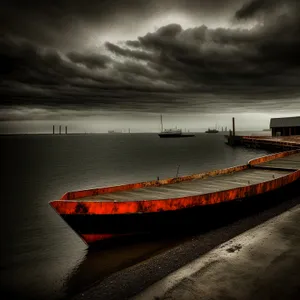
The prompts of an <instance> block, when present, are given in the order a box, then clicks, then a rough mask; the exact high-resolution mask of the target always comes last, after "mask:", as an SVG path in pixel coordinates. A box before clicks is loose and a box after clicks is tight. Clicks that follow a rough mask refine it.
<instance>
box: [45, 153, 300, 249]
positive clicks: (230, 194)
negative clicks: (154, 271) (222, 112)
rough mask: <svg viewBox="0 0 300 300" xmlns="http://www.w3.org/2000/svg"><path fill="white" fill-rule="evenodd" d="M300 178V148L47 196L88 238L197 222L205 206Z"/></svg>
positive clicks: (88, 240) (91, 242)
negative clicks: (162, 176) (172, 175)
mask: <svg viewBox="0 0 300 300" xmlns="http://www.w3.org/2000/svg"><path fill="white" fill-rule="evenodd" d="M299 178H300V149H299V150H293V151H286V152H280V153H276V154H271V155H267V156H263V157H261V158H258V159H253V160H251V161H249V162H248V164H246V165H241V166H236V167H232V168H228V169H222V170H216V171H211V172H206V173H200V174H194V175H190V176H183V177H177V178H170V179H165V180H155V181H148V182H139V183H132V184H126V185H119V186H112V187H103V188H96V189H89V190H82V191H74V192H67V193H66V194H64V195H63V196H62V197H61V199H60V200H55V201H51V202H49V204H50V205H51V206H52V207H53V209H54V210H55V211H56V212H57V213H58V214H59V215H60V216H61V217H62V218H63V219H64V220H65V221H66V222H67V224H68V225H69V226H70V227H71V228H72V229H73V230H74V231H75V232H76V233H77V234H78V235H79V236H80V237H81V238H82V239H83V240H84V241H85V242H86V243H87V244H88V245H91V244H93V243H94V242H97V241H100V240H104V239H109V238H112V237H118V236H122V235H128V234H138V233H147V232H152V231H158V232H160V231H163V230H167V231H168V230H174V228H183V227H185V226H187V227H188V226H190V225H192V224H195V222H196V223H197V218H198V220H199V211H201V209H203V208H204V207H215V206H216V205H217V204H220V203H225V202H229V201H233V200H238V199H243V198H248V197H252V196H256V195H259V194H263V193H268V192H271V191H273V190H276V189H278V188H281V187H283V186H285V185H287V184H290V183H292V182H294V181H296V180H298V179H299Z"/></svg>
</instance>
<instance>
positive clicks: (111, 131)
mask: <svg viewBox="0 0 300 300" xmlns="http://www.w3.org/2000/svg"><path fill="white" fill-rule="evenodd" d="M107 133H122V131H115V130H108V131H107Z"/></svg>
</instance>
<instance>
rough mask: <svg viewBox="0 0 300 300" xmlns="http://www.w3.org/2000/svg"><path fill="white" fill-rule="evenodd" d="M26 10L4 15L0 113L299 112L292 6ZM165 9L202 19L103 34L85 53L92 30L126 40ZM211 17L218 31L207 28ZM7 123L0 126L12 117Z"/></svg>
mask: <svg viewBox="0 0 300 300" xmlns="http://www.w3.org/2000/svg"><path fill="white" fill-rule="evenodd" d="M212 2H213V3H212ZM24 3H25V2H20V3H19V2H18V3H16V1H10V2H7V3H6V4H4V6H3V9H2V10H1V24H0V25H1V28H3V30H4V31H3V34H2V37H1V38H0V63H1V75H0V76H1V77H0V79H1V84H0V93H1V98H2V99H3V100H2V103H1V107H2V109H3V112H5V111H7V109H13V108H14V107H15V108H17V107H49V108H51V107H52V108H53V107H59V108H62V109H74V110H75V111H76V110H80V109H87V108H88V109H94V108H99V109H102V110H105V109H108V110H119V111H122V110H124V111H127V110H128V111H143V112H154V113H155V112H164V111H166V112H168V111H172V112H178V111H182V110H184V111H186V112H189V111H190V112H194V111H195V110H198V111H201V112H215V113H218V112H224V111H233V110H236V109H240V110H241V111H242V110H243V109H244V110H248V111H251V110H256V111H257V110H259V109H260V110H265V109H268V110H272V109H274V110H277V109H279V108H280V109H287V110H291V111H293V110H294V111H295V110H298V111H300V57H299V54H298V53H300V18H299V14H300V4H299V2H298V1H296V0H285V1H284V0H272V1H271V0H253V1H243V0H235V1H234V0H232V1H229V0H227V1H226V0H223V1H221V0H218V1H210V2H209V1H179V0H176V1H147V2H146V1H145V2H142V1H133V0H131V1H130V0H127V1H114V2H112V1H91V2H89V5H86V2H85V1H79V0H77V1H72V2H71V1H52V2H51V5H50V2H49V4H48V5H47V3H44V2H43V6H42V4H40V2H38V1H37V2H34V1H31V2H30V3H31V4H32V6H28V3H27V6H25V5H24ZM71 4H72V5H71ZM168 10H172V11H173V12H174V15H176V13H179V12H180V13H181V14H185V15H186V16H190V17H191V18H193V19H194V20H195V18H196V19H197V18H199V20H198V21H197V22H196V23H197V25H196V26H192V27H186V26H183V25H182V24H180V23H176V22H172V23H170V24H166V25H164V26H157V28H156V29H155V30H149V29H147V28H145V30H146V31H145V32H144V34H142V35H140V36H135V38H132V32H130V34H128V36H126V35H124V37H123V38H122V39H118V40H115V39H112V40H110V39H109V35H104V36H106V38H107V39H106V40H103V41H101V43H99V42H97V41H95V44H97V45H96V46H95V47H90V49H89V47H83V45H85V43H87V41H88V39H87V36H86V34H87V32H89V31H88V30H89V28H90V29H91V28H92V29H93V31H94V32H95V30H96V29H95V28H99V32H100V33H101V34H103V33H105V30H108V29H107V28H108V27H109V26H111V27H112V26H114V25H113V24H115V23H116V24H117V25H116V26H120V28H121V27H122V25H120V24H121V23H122V22H124V24H123V27H126V28H128V31H129V29H130V28H134V27H143V24H144V22H145V18H148V19H149V20H150V19H151V18H152V19H153V18H154V17H155V15H157V14H160V15H161V14H163V13H167V12H168ZM11 16H12V17H11ZM150 17H151V18H150ZM121 18H123V19H122V20H123V21H122V22H121V21H120V20H121ZM205 18H206V19H205ZM209 18H210V19H212V20H213V19H214V18H219V19H220V20H221V21H222V22H223V24H224V25H222V26H215V27H214V26H210V25H209V24H208V25H207V24H205V22H204V21H205V20H208V19H209ZM143 20H144V21H143ZM154 20H155V18H154ZM203 20H204V21H203ZM221 21H220V22H221ZM120 22H121V23H120ZM226 22H227V23H226ZM210 24H212V23H210ZM23 25H24V26H23ZM120 30H121V29H120ZM96 32H97V30H96ZM100 33H99V34H100ZM101 34H100V35H101ZM93 36H95V35H93ZM89 43H90V41H89ZM5 116H6V114H5V113H2V114H1V119H2V120H5V119H11V118H12V116H13V114H11V113H10V114H9V115H8V114H7V118H6V117H5Z"/></svg>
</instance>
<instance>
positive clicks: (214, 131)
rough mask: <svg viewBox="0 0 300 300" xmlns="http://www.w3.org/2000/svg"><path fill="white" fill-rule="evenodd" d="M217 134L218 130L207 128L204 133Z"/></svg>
mask: <svg viewBox="0 0 300 300" xmlns="http://www.w3.org/2000/svg"><path fill="white" fill-rule="evenodd" d="M218 132H219V130H217V129H209V128H208V130H206V131H205V133H218Z"/></svg>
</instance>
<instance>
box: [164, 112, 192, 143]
mask: <svg viewBox="0 0 300 300" xmlns="http://www.w3.org/2000/svg"><path fill="white" fill-rule="evenodd" d="M160 126H161V131H160V133H159V134H158V135H159V137H161V138H181V137H193V136H195V135H194V134H183V133H182V130H181V129H177V128H175V129H164V126H163V119H162V115H160Z"/></svg>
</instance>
